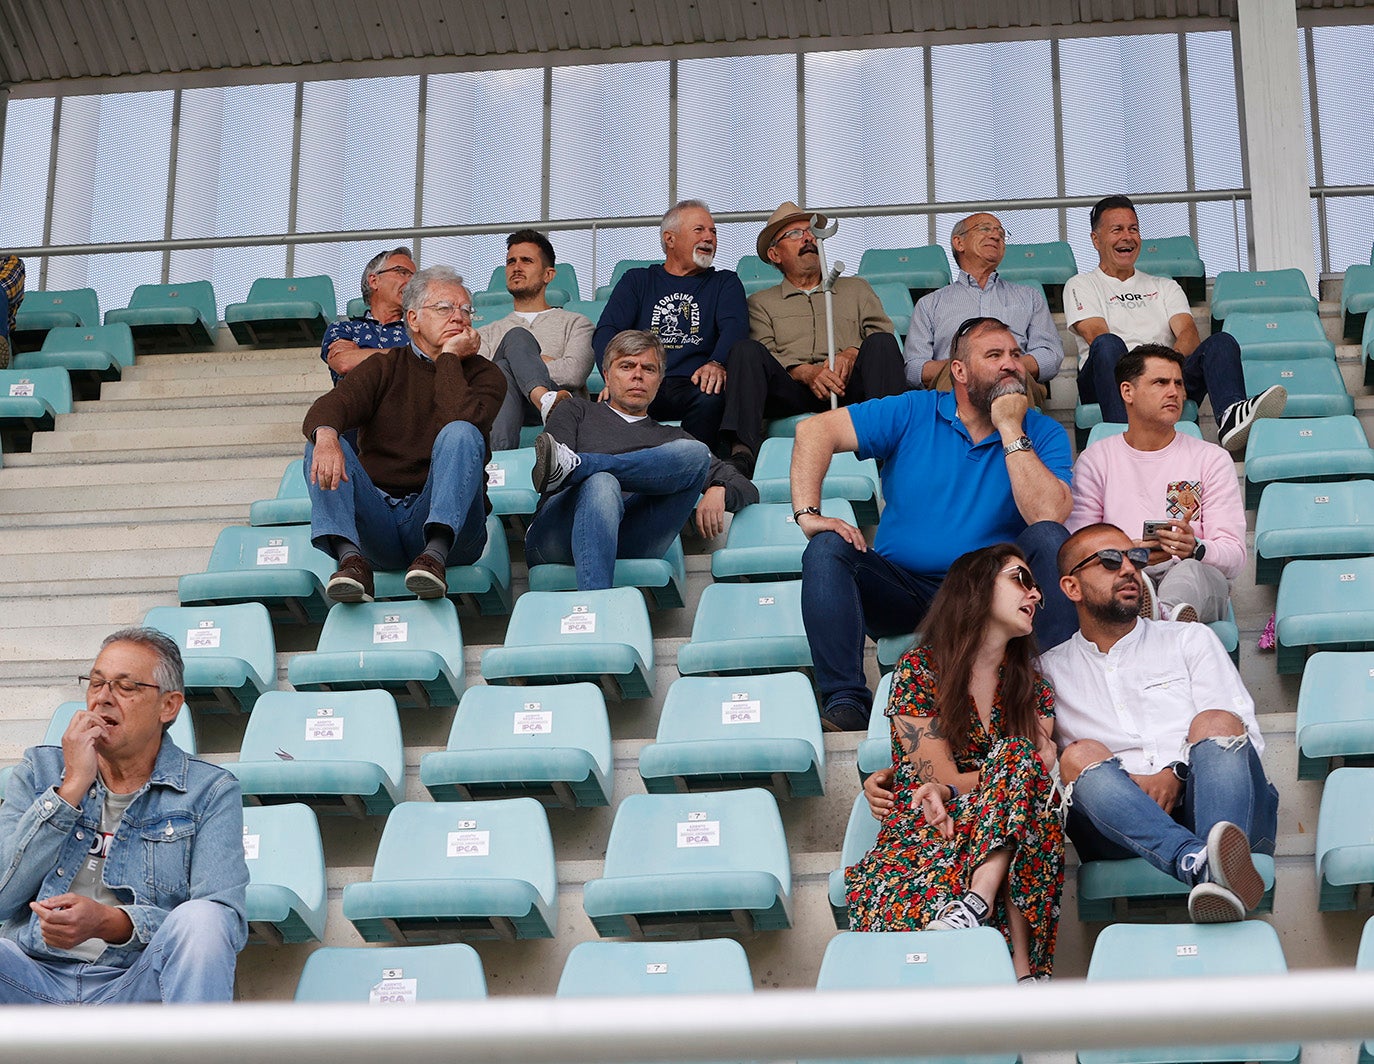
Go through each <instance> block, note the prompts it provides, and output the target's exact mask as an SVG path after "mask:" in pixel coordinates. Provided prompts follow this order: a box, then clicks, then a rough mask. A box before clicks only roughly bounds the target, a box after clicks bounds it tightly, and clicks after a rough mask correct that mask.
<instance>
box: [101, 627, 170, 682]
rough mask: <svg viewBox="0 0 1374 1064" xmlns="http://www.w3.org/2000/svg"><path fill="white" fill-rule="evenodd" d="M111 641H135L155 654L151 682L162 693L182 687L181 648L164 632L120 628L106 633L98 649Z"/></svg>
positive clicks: (150, 629)
mask: <svg viewBox="0 0 1374 1064" xmlns="http://www.w3.org/2000/svg"><path fill="white" fill-rule="evenodd" d="M111 643H135V644H137V645H138V646H141V647H147V648H148V649H149V650H151V651H152V652H153V653H154V654H156V655H157V664H156V665H154V666H153V682H154V683H155V684H157V686H158V688H159V689H160V690H161V691H163V692H164V693H165V692H167V691H180V690H181V689H182V685H183V683H184V682H185V680H184V676H185V673H184V670H183V666H182V664H181V649H180V648H179V647H178V646H177V644H176V640H174V639H172V638H171V636H169V635H167V633H166V632H160V631H158V630H157V629H156V628H142V627H138V628H121V629H120V630H119V631H117V632H112V633H110V634H109V635H107V636H106V637H105V641H104V642H103V643H101V644H100V649H101V650H102V651H103V650H104V649H105V648H106V647H107V646H109V645H110V644H111Z"/></svg>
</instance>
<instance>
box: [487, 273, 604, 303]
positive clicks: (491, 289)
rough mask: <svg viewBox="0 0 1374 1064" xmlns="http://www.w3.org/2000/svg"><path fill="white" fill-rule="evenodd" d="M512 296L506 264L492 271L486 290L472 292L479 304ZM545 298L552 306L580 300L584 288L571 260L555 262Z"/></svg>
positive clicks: (499, 300) (500, 301) (497, 301)
mask: <svg viewBox="0 0 1374 1064" xmlns="http://www.w3.org/2000/svg"><path fill="white" fill-rule="evenodd" d="M497 297H499V298H497ZM510 298H511V295H510V292H509V291H508V290H507V288H506V268H505V266H498V267H496V269H494V270H492V271H491V280H490V281H488V282H487V290H486V291H485V292H474V293H473V294H472V300H473V302H474V303H475V304H477V305H478V306H481V305H482V304H483V303H502V302H505V301H506V300H508V299H510ZM544 298H545V299H546V300H547V301H548V304H549V306H551V307H565V306H567V305H568V304H569V303H571V302H576V301H578V300H580V299H581V298H582V289H581V287H580V286H579V285H578V283H577V267H575V266H574V265H573V264H572V263H571V262H559V263H555V265H554V275H553V280H552V281H550V282H549V284H548V287H547V288H545V289H544Z"/></svg>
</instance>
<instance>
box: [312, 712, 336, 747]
mask: <svg viewBox="0 0 1374 1064" xmlns="http://www.w3.org/2000/svg"><path fill="white" fill-rule="evenodd" d="M315 713H316V715H315V716H314V717H311V718H309V719H308V720H306V722H305V741H306V742H308V743H318V742H327V741H331V740H332V741H334V742H339V741H341V740H342V739H343V737H344V730H343V726H344V719H343V717H336V716H334V711H333V710H332V709H325V710H316V711H315Z"/></svg>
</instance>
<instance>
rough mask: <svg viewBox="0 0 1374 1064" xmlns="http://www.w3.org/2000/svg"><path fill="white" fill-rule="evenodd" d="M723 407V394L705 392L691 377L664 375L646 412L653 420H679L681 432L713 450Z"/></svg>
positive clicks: (718, 432) (718, 439)
mask: <svg viewBox="0 0 1374 1064" xmlns="http://www.w3.org/2000/svg"><path fill="white" fill-rule="evenodd" d="M728 383H729V381H728V378H727V384H728ZM728 390H729V389H728V388H727V389H726V391H727V392H728ZM724 410H725V394H724V393H717V394H716V395H707V394H706V393H705V392H703V391H702V390H701V389H700V388H698V387H697V386H696V385H695V384H693V383H692V378H691V377H664V378H663V383H662V384H660V385H659V388H658V395H656V396H655V397H654V401H653V402H652V403H650V404H649V416H650V417H651V418H653V419H654V420H655V421H681V422H682V430H683V431H684V432H686V433H687V434H688V435H689V436H695V437H696V438H697V439H699V440H700V441H701V442H702V443H704V444H706V446H707V447H710V448H712V449H713V450H714V449H715V448H716V446H717V444H718V443H719V441H720V418H721V414H722V413H723V412H724Z"/></svg>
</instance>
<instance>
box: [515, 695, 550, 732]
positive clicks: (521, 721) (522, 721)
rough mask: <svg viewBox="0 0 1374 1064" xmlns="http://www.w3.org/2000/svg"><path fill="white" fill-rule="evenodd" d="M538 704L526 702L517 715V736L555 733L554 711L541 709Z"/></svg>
mask: <svg viewBox="0 0 1374 1064" xmlns="http://www.w3.org/2000/svg"><path fill="white" fill-rule="evenodd" d="M539 705H540V704H539V703H538V702H526V703H525V709H524V710H523V711H517V712H516V714H515V734H516V735H548V734H549V733H550V732H551V731H553V710H551V709H540V708H539Z"/></svg>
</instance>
